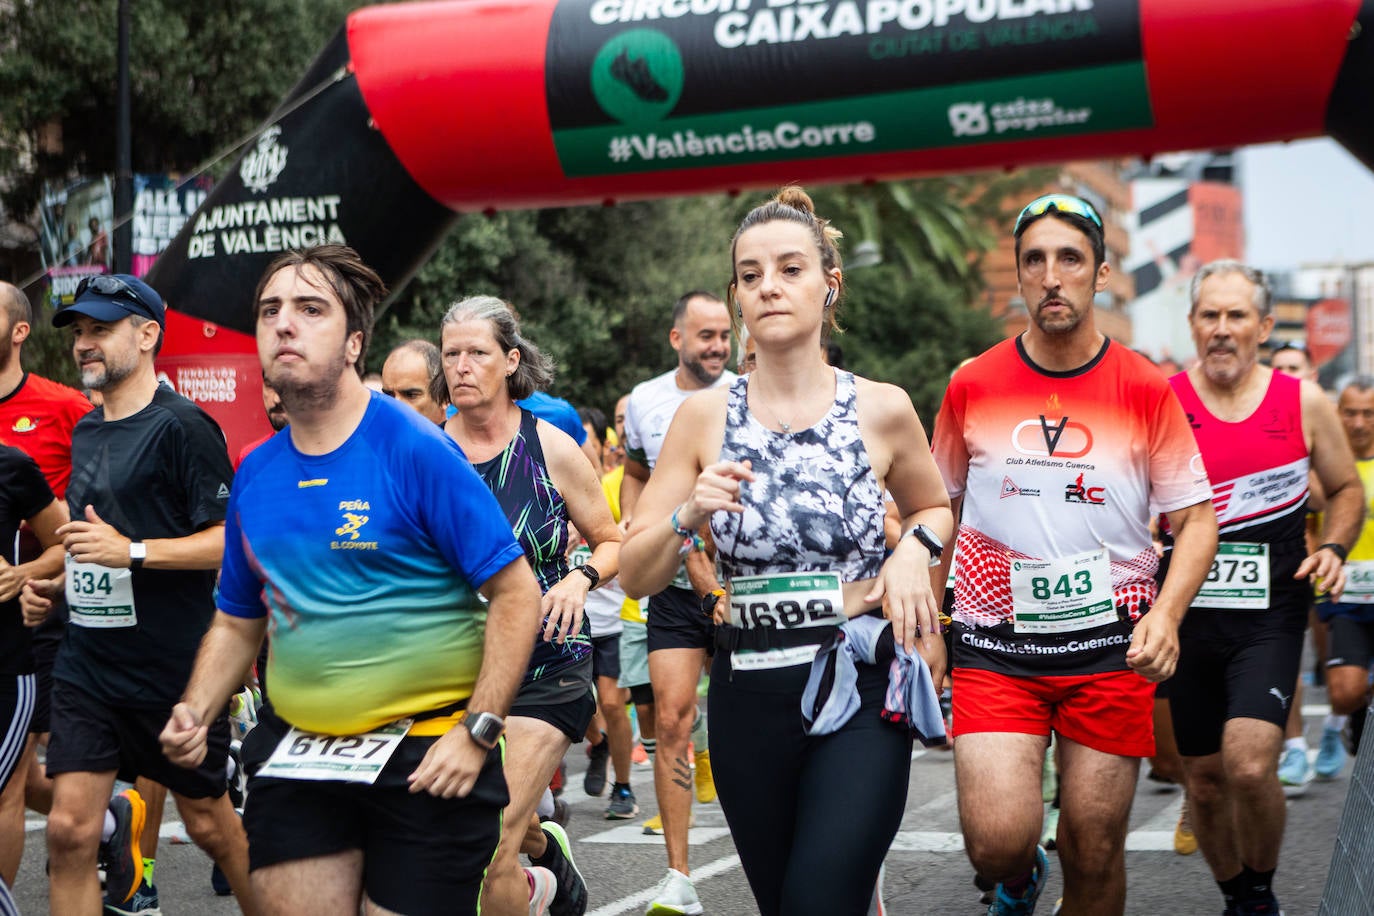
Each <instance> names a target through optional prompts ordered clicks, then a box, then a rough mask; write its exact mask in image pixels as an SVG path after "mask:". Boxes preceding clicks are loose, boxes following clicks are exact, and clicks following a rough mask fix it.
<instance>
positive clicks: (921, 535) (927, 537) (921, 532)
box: [907, 525, 945, 568]
mask: <svg viewBox="0 0 1374 916" xmlns="http://www.w3.org/2000/svg"><path fill="white" fill-rule="evenodd" d="M907 534H908V535H909V536H910V537H913V538H915V539H916V540H917V541H919V542H920V543H921V546H923V547H925V549H926V550H929V551H930V565H931V567H932V568H934V567H936V566H939V565H940V557H941V555H943V554H944V552H945V542H944V541H942V540H940V539H939V538H938V537H937V536H936V535H935V532H934V531H931V530H930V528H929V527H927V526H926V525H917V526H916V527H915V528H912V529H911V530H910V531H909V532H907Z"/></svg>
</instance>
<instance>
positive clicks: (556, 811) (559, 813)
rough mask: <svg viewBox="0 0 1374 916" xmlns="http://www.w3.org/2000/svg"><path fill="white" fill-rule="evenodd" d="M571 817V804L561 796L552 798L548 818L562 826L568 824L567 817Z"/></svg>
mask: <svg viewBox="0 0 1374 916" xmlns="http://www.w3.org/2000/svg"><path fill="white" fill-rule="evenodd" d="M571 818H572V806H571V805H569V804H568V803H567V802H565V801H564V800H563V799H561V798H555V799H554V800H553V814H551V815H549V820H551V821H553V822H554V823H555V824H559V825H561V826H563V827H566V826H568V821H569V819H571Z"/></svg>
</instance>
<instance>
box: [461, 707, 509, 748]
mask: <svg viewBox="0 0 1374 916" xmlns="http://www.w3.org/2000/svg"><path fill="white" fill-rule="evenodd" d="M463 727H464V728H466V729H467V730H468V734H469V735H471V736H472V740H473V741H474V742H476V743H477V744H478V745H479V746H480V747H484V748H486V749H487V750H491V749H492V748H494V747H496V741H497V739H499V738H500V737H501V732H503V731H505V730H506V720H505V719H502V718H501V717H500V716H498V715H495V714H493V713H489V712H478V713H468V714H467V715H466V716H463Z"/></svg>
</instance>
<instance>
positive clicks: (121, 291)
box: [76, 274, 157, 318]
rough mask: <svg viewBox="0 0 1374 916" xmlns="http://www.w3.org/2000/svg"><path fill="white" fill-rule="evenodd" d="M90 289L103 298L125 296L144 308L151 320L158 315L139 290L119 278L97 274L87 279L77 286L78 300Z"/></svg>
mask: <svg viewBox="0 0 1374 916" xmlns="http://www.w3.org/2000/svg"><path fill="white" fill-rule="evenodd" d="M89 289H93V290H95V291H96V292H97V293H99V294H100V295H102V296H123V297H124V298H125V299H129V300H131V301H133V302H134V303H136V304H138V305H140V306H142V307H143V309H144V311H146V312H147V313H148V317H150V318H151V317H153V316H154V315H156V314H157V310H156V309H154V308H153V307H152V306H151V305H149V304H148V303H147V302H145V301H143V297H142V296H140V295H139V294H138V290H136V289H134V288H133V287H132V286H130V285H129V284H127V283H125V282H124V281H123V280H121V279H119V278H118V277H115V276H111V275H110V274H96V275H95V276H93V277H86V278H85V279H83V280H82V281H81V282H80V283H78V284H77V285H76V298H77V299H80V298H81V297H82V296H84V295H85V294H86V290H89Z"/></svg>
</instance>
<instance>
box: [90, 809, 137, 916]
mask: <svg viewBox="0 0 1374 916" xmlns="http://www.w3.org/2000/svg"><path fill="white" fill-rule="evenodd" d="M110 813H111V814H113V815H114V821H115V829H114V833H113V834H111V835H110V838H109V839H108V840H106V841H105V842H104V843H101V844H100V853H99V856H98V859H99V862H100V864H101V865H103V866H105V893H106V898H105V899H106V902H107V903H124V902H126V901H128V900H130V899H131V898H132V897H133V896H134V895H135V894H136V892H137V891H138V889H139V888H138V886H139V884H141V883H142V881H143V853H142V852H141V851H140V850H139V848H138V838H139V837H140V836H142V834H143V824H144V823H145V822H146V821H147V819H148V805H147V804H146V803H145V802H144V801H143V797H142V796H141V795H139V794H138V791H137V790H136V789H125V790H124V791H123V792H120V793H119V794H118V795H116V796H115V797H114V798H112V799H110Z"/></svg>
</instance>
